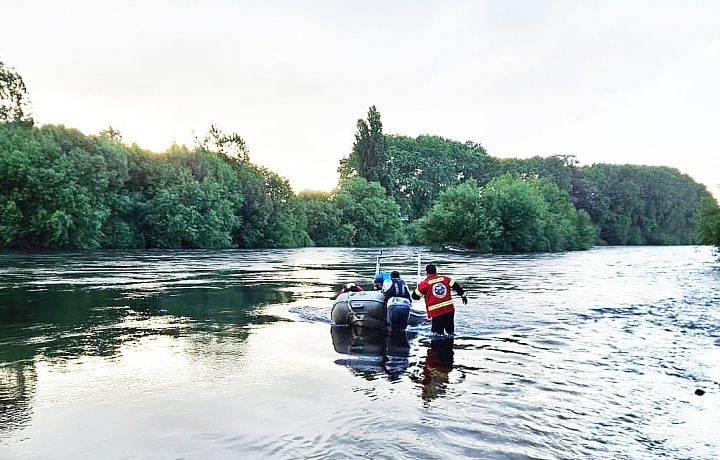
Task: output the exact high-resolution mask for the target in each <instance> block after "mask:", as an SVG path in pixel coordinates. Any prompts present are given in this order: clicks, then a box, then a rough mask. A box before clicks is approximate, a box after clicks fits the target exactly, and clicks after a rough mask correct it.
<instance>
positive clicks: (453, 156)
mask: <svg viewBox="0 0 720 460" xmlns="http://www.w3.org/2000/svg"><path fill="white" fill-rule="evenodd" d="M387 140H388V152H389V170H390V171H391V175H390V177H391V185H390V194H391V195H392V196H393V198H395V201H396V202H397V203H398V205H399V206H400V209H401V213H402V214H403V215H404V216H406V217H407V218H408V220H410V221H414V220H416V219H419V218H420V217H422V216H424V215H425V213H427V211H428V210H429V209H430V207H431V206H432V205H433V203H434V202H435V200H436V199H437V198H438V196H439V195H440V193H441V192H443V191H444V190H445V189H447V188H448V187H451V186H454V185H458V184H459V183H461V182H462V181H464V180H466V179H469V178H472V179H475V180H476V181H477V182H478V183H479V184H480V185H484V184H486V183H487V182H489V181H490V180H491V179H492V177H494V174H495V166H494V161H493V160H492V159H491V158H490V157H489V156H488V155H487V152H486V151H485V149H484V148H483V147H482V145H480V144H478V143H475V142H466V143H461V142H456V141H451V140H448V139H444V138H442V137H439V136H426V135H424V136H418V137H416V138H412V137H407V136H398V135H390V136H387Z"/></svg>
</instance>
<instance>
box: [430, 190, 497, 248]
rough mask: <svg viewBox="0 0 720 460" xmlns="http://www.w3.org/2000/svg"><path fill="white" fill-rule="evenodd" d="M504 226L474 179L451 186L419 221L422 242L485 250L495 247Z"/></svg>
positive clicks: (436, 245)
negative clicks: (487, 205)
mask: <svg viewBox="0 0 720 460" xmlns="http://www.w3.org/2000/svg"><path fill="white" fill-rule="evenodd" d="M500 233H501V229H500V227H499V226H498V222H497V221H496V220H494V219H492V218H491V217H490V216H489V215H488V214H487V212H486V211H485V209H484V208H483V202H482V199H481V197H480V188H479V187H478V185H477V183H476V182H475V181H474V180H469V181H466V182H464V183H462V184H460V185H456V186H453V187H450V188H448V189H447V190H446V191H444V192H442V193H441V194H440V197H439V198H438V200H437V201H436V203H435V205H434V206H433V207H432V208H431V209H430V211H429V212H428V213H427V215H426V216H425V217H423V218H422V219H420V220H419V222H418V236H419V238H420V240H421V241H423V242H424V243H425V244H428V245H430V246H433V247H442V246H443V245H446V244H450V245H455V246H460V247H463V248H468V249H473V250H477V251H483V252H491V251H494V250H495V245H496V242H497V240H498V238H499V237H500Z"/></svg>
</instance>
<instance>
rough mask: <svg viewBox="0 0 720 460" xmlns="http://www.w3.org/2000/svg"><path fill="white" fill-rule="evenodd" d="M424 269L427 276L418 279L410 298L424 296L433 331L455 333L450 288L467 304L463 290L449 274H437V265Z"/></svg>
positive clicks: (418, 298)
mask: <svg viewBox="0 0 720 460" xmlns="http://www.w3.org/2000/svg"><path fill="white" fill-rule="evenodd" d="M425 271H426V272H427V278H425V279H424V280H422V281H420V284H418V286H417V289H415V291H414V292H413V293H412V298H413V299H415V300H420V298H422V297H425V308H426V309H427V314H428V318H430V321H431V324H432V325H431V327H430V328H431V330H432V332H433V333H435V334H442V333H443V332H447V334H448V335H452V334H454V333H455V305H453V299H452V293H451V292H450V290H453V291H455V292H456V293H457V294H458V295H460V298H461V299H462V303H463V305H467V295H466V294H465V290H464V289H463V288H462V286H460V284H458V283H457V282H455V281H453V279H452V278H450V277H449V276H442V275H438V274H437V267H436V266H435V265H433V264H429V265H428V266H427V267H425Z"/></svg>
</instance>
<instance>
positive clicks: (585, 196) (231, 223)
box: [0, 62, 718, 252]
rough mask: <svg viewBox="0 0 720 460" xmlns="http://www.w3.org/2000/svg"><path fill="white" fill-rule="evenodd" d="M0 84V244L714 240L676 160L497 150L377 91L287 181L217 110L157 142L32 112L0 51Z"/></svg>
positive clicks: (472, 245)
mask: <svg viewBox="0 0 720 460" xmlns="http://www.w3.org/2000/svg"><path fill="white" fill-rule="evenodd" d="M0 96H1V99H0V107H1V108H0V248H85V249H92V248H269V247H281V248H284V247H297V246H309V245H318V246H382V245H395V244H403V243H413V244H427V245H431V246H446V245H450V246H458V247H462V248H467V249H471V250H476V251H484V252H528V251H563V250H574V249H586V248H589V247H591V246H592V245H593V244H690V243H694V242H697V241H700V242H708V243H711V244H712V243H713V241H710V240H709V239H708V238H712V235H714V237H715V238H716V239H715V240H714V244H717V236H718V231H717V230H714V232H715V233H712V232H710V231H709V230H708V228H711V227H712V225H715V227H712V228H715V229H717V223H718V219H717V217H715V220H714V221H713V217H712V216H716V215H717V213H718V211H717V203H716V202H715V201H714V200H713V199H712V197H711V196H710V194H709V193H708V192H707V190H706V189H705V187H704V186H702V185H700V184H698V183H696V182H695V181H693V180H692V179H691V178H690V177H688V176H686V175H684V174H682V173H680V172H679V171H677V170H675V169H671V168H665V167H650V166H634V165H603V164H600V165H593V166H583V167H580V166H578V165H577V162H576V161H575V160H574V158H573V157H572V156H560V155H556V156H550V157H533V158H529V159H500V158H494V157H492V156H490V155H489V154H488V153H487V151H486V150H485V149H484V148H483V147H482V145H480V144H479V143H475V142H465V143H461V142H457V141H453V140H448V139H444V138H442V137H439V136H430V135H424V136H418V137H416V138H412V137H407V136H402V135H385V134H384V133H383V126H382V122H381V117H380V113H379V111H378V110H377V109H376V108H375V107H374V106H373V107H371V108H370V109H369V111H368V114H367V119H360V120H358V122H357V131H356V135H355V142H354V144H353V146H352V150H351V151H350V153H349V154H348V155H347V156H346V157H345V158H343V159H342V160H341V161H340V163H339V166H338V172H339V173H340V181H339V183H338V186H337V187H336V188H335V189H334V190H333V191H331V192H309V191H305V192H301V193H299V194H296V193H294V191H293V190H292V189H291V187H290V185H289V183H288V181H287V180H286V179H285V178H283V177H280V176H279V175H278V174H276V173H274V172H273V171H270V170H268V169H267V168H264V167H261V166H258V165H255V164H254V163H252V162H251V160H250V153H249V149H248V148H247V146H246V144H245V142H244V140H243V139H242V137H241V136H240V135H239V134H237V133H226V132H223V131H222V130H220V129H218V128H217V127H216V126H214V125H213V126H211V127H210V130H209V132H208V133H207V135H206V136H205V137H203V138H200V139H198V140H197V142H196V145H194V146H192V147H188V146H181V145H173V146H171V147H170V148H169V149H168V150H167V151H165V152H163V153H154V152H150V151H147V150H143V149H142V148H140V147H139V146H137V145H127V144H125V143H123V141H122V136H121V134H120V133H119V132H117V131H115V130H113V129H112V128H108V129H107V130H105V131H103V132H101V133H99V134H97V135H85V134H83V133H81V132H79V131H77V130H75V129H72V128H66V127H64V126H58V125H45V126H41V127H37V126H35V125H34V122H33V120H32V117H31V116H30V115H29V108H28V107H29V105H28V103H27V94H26V89H25V85H24V83H23V82H22V78H21V77H20V76H19V75H18V74H17V73H16V72H14V70H12V69H9V68H7V67H4V66H3V65H2V63H1V62H0ZM701 204H702V206H701ZM713 204H714V206H715V208H712V205H713ZM698 209H700V210H701V211H700V213H699V214H698V212H699V211H698ZM712 209H714V211H712ZM713 212H715V214H713ZM709 222H714V224H712V225H711V224H710V223H709ZM698 223H699V224H700V225H699V227H698V225H697V224H698ZM698 228H700V231H698ZM698 238H699V240H698Z"/></svg>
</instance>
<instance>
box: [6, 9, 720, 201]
mask: <svg viewBox="0 0 720 460" xmlns="http://www.w3.org/2000/svg"><path fill="white" fill-rule="evenodd" d="M0 61H3V62H4V63H5V64H6V65H9V66H13V67H14V68H15V69H16V70H17V71H18V72H19V73H20V74H21V75H22V76H23V78H24V80H25V83H26V84H27V86H28V90H29V93H30V99H31V102H32V112H33V115H34V116H35V119H36V121H37V122H39V123H41V124H45V123H58V124H64V125H66V126H70V127H74V128H78V129H80V130H81V131H83V132H85V133H87V134H92V133H97V132H98V131H100V130H102V129H104V128H106V127H107V126H108V125H112V126H113V128H116V129H118V130H120V132H121V133H122V134H123V136H124V140H125V141H126V142H137V143H138V144H139V145H140V146H141V147H144V148H147V149H150V150H153V151H158V152H159V151H163V150H165V149H166V148H167V147H168V146H169V145H170V144H171V143H172V142H174V141H175V142H178V143H186V144H191V143H192V139H193V136H194V134H204V133H205V132H206V131H207V128H208V127H209V125H210V123H212V122H214V123H216V124H217V125H218V126H219V127H220V128H221V129H223V130H227V131H236V132H238V133H239V134H240V135H241V136H243V138H244V139H245V141H246V142H247V144H248V146H249V148H250V157H251V159H252V161H254V162H256V163H260V164H263V165H266V166H268V167H269V168H271V169H272V170H274V171H276V172H278V173H279V174H281V175H283V176H285V177H287V178H288V179H289V180H290V183H291V185H292V186H293V188H294V189H295V190H296V191H300V190H303V189H319V190H329V189H331V188H333V187H334V186H335V185H336V184H337V172H336V169H337V165H338V160H339V159H340V158H341V157H343V156H344V155H347V154H348V153H349V152H350V149H351V148H352V143H353V140H354V133H355V123H356V121H357V119H358V118H361V117H364V116H365V115H366V113H367V109H368V107H369V106H370V105H375V106H377V108H378V109H379V111H380V113H381V115H382V121H383V124H384V129H385V132H386V133H394V134H404V135H409V136H417V135H420V134H436V135H440V136H443V137H446V138H449V139H454V140H458V141H466V140H472V141H475V142H480V143H481V144H482V145H483V146H484V147H485V148H486V149H487V150H488V152H489V153H490V154H491V155H493V156H497V157H528V156H532V155H541V156H547V155H552V154H572V155H576V156H577V158H578V160H579V161H580V163H581V164H584V165H589V164H593V163H598V162H604V163H623V164H624V163H633V164H649V165H667V166H672V167H676V168H678V169H680V170H681V171H682V172H684V173H687V174H689V175H691V176H692V177H693V178H695V179H696V180H697V181H699V182H701V183H703V184H705V185H706V186H707V187H708V189H709V190H710V191H711V192H713V193H714V194H715V195H716V196H720V193H719V191H720V188H719V185H718V184H720V155H719V154H720V126H718V125H719V123H720V88H719V86H720V1H715V0H709V1H679V0H678V1H656V0H653V1H632V0H627V1H613V0H604V1H583V0H572V1H540V0H527V1H512V0H498V1H480V0H478V1H452V0H448V1H374V0H364V1H362V2H359V1H356V2H349V1H340V0H337V1H329V0H328V1H316V0H305V1H270V0H268V1H262V2H261V1H253V2H250V1H233V0H224V1H223V0H203V1H190V0H166V1H152V0H143V1H135V0H124V1H96V0H92V1H76V0H65V1H56V0H52V1H49V0H48V1H40V0H24V1H16V0H12V1H8V0H0Z"/></svg>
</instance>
